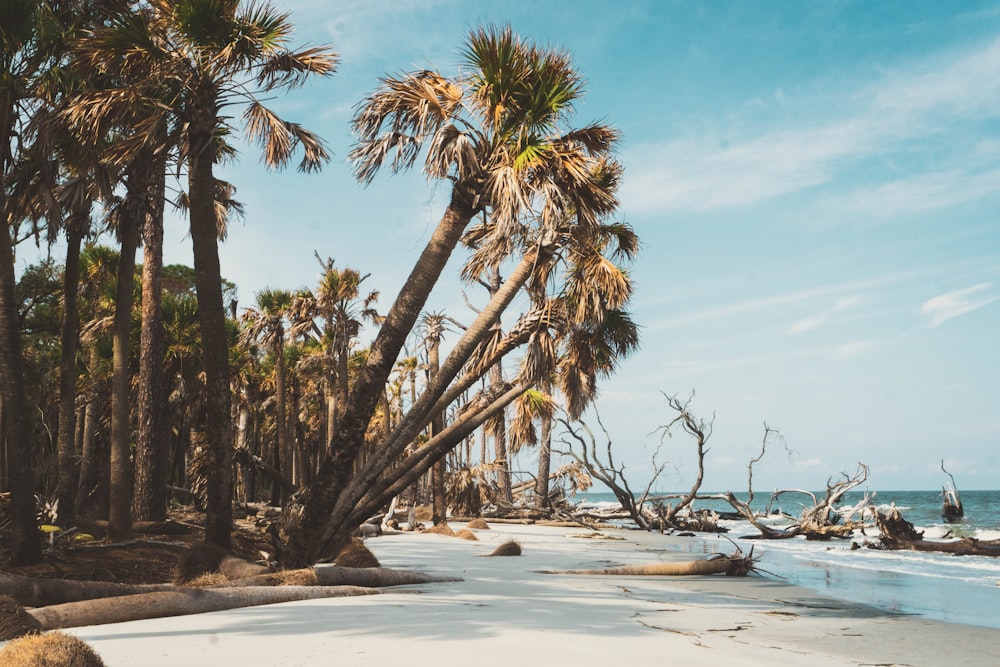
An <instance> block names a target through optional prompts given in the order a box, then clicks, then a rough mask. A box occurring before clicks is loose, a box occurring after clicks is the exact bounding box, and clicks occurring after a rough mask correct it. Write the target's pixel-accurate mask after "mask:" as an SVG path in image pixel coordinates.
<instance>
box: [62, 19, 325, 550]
mask: <svg viewBox="0 0 1000 667" xmlns="http://www.w3.org/2000/svg"><path fill="white" fill-rule="evenodd" d="M291 32H292V26H291V23H290V22H289V17H288V15H287V14H284V13H280V12H278V11H276V10H274V9H273V8H272V7H271V6H270V5H268V4H265V3H249V4H246V3H241V2H239V0H176V1H175V0H149V2H144V3H134V5H126V6H124V7H118V8H117V11H116V12H114V13H113V14H112V15H111V16H109V17H108V18H107V20H106V23H105V27H103V28H102V29H100V30H96V31H94V34H93V36H92V38H91V39H90V40H89V41H88V42H86V43H84V44H82V45H81V47H80V55H79V58H80V62H81V63H82V65H83V66H85V67H88V68H93V69H95V70H98V71H102V70H103V71H107V70H108V67H109V66H110V67H115V68H116V70H117V71H116V72H115V74H116V75H117V76H119V77H121V78H122V79H123V83H124V85H123V86H122V87H120V88H119V89H118V90H117V91H114V92H112V93H102V92H98V93H96V94H92V95H90V96H89V97H86V98H85V99H82V100H81V101H80V104H79V105H78V106H77V111H78V116H77V118H78V120H79V121H80V123H81V124H86V123H89V124H91V125H95V126H97V127H103V126H105V125H107V124H109V123H110V124H112V125H114V124H118V123H121V121H122V119H127V118H134V115H135V113H136V111H135V109H136V108H137V107H142V108H143V110H144V111H143V113H144V115H143V116H142V118H143V122H142V125H140V126H139V128H138V129H139V130H140V131H139V132H137V133H136V136H135V138H134V140H133V141H132V147H131V148H132V150H139V149H140V148H141V147H142V146H143V145H145V144H146V143H148V142H149V141H150V140H151V138H152V137H155V136H156V133H157V132H158V129H157V128H159V127H160V126H161V125H162V124H163V121H161V119H160V118H157V117H156V114H155V113H151V111H152V110H157V109H158V110H159V111H160V113H161V114H162V117H163V118H166V119H169V121H170V122H167V123H166V124H167V125H168V126H170V127H172V128H175V129H176V130H177V132H178V135H177V141H178V145H179V147H180V149H181V156H182V158H183V160H184V164H185V166H186V168H187V177H188V179H187V184H188V192H187V199H188V206H189V216H190V231H191V240H192V245H193V248H194V269H195V284H196V289H197V297H198V315H199V321H200V328H201V335H202V353H203V366H204V371H205V381H206V401H207V404H206V417H205V418H206V436H207V445H208V446H207V456H208V460H207V462H206V463H207V465H208V466H209V467H211V469H213V470H215V471H216V473H217V474H215V475H213V476H212V478H211V479H210V484H209V486H208V493H207V507H206V514H207V516H206V531H205V532H206V535H205V538H206V540H207V541H208V542H211V543H215V544H218V545H220V546H223V547H228V546H229V543H230V529H231V524H232V516H231V507H230V502H231V497H232V475H231V473H230V469H231V466H230V459H231V455H232V451H231V448H232V440H231V437H230V436H231V423H230V422H231V416H230V400H231V399H230V384H229V381H230V369H229V363H228V359H229V340H228V334H227V325H226V309H225V304H224V303H223V298H222V277H221V273H220V268H219V253H218V235H219V216H218V211H217V202H218V201H219V199H220V197H219V191H220V190H219V183H218V181H217V180H216V178H215V173H214V169H215V165H216V164H217V163H218V162H219V161H220V160H221V159H222V158H224V157H226V156H227V155H232V152H231V151H227V149H226V148H225V147H224V145H223V144H222V143H221V142H220V141H219V139H220V137H222V136H223V135H225V134H226V133H228V132H230V131H231V130H232V129H233V128H231V127H230V126H229V124H228V122H227V115H226V112H225V109H226V108H227V107H231V106H235V105H238V104H242V105H244V113H243V119H244V121H245V123H246V131H247V136H248V138H249V139H251V140H252V141H256V142H258V143H259V144H260V146H261V147H262V149H263V151H264V159H265V162H266V163H267V164H268V165H269V166H271V167H283V166H285V165H286V164H287V162H288V161H289V159H290V158H291V156H292V154H293V152H294V151H295V150H296V149H297V148H299V147H301V148H302V149H303V151H304V157H303V159H302V162H301V163H300V164H299V169H300V170H303V171H313V170H316V169H319V168H320V166H321V165H322V164H323V163H324V162H325V161H327V160H328V159H329V156H328V153H327V151H326V149H325V147H324V145H323V143H322V141H321V140H320V139H319V137H317V136H316V135H314V134H313V133H311V132H309V131H308V130H306V129H304V128H302V127H301V126H299V125H297V124H294V123H289V122H287V121H284V120H282V119H280V118H279V117H278V116H277V115H276V114H274V113H273V112H272V111H270V110H269V109H268V108H267V107H265V106H264V105H263V104H262V103H261V102H260V100H259V96H260V95H262V94H269V93H273V92H274V91H279V90H282V89H288V88H294V87H296V86H298V85H300V84H301V83H303V81H304V80H305V79H306V78H307V77H308V76H310V75H313V74H316V75H321V76H322V75H327V74H330V73H332V72H333V70H334V68H335V65H336V61H337V59H336V56H335V54H334V53H333V52H332V51H331V50H329V49H328V48H327V47H314V48H308V49H304V50H301V51H298V52H291V51H288V50H287V49H286V48H285V45H286V44H287V42H288V38H289V36H290V34H291ZM122 91H125V93H126V94H123V92H122ZM122 100H125V101H126V102H127V104H124V105H121V104H120V102H121V101H122ZM129 149H130V146H129V144H128V143H125V144H124V145H123V146H121V147H120V148H119V150H120V151H121V152H122V154H126V153H127V152H128V151H129Z"/></svg>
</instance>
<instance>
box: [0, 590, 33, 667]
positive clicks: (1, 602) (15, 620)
mask: <svg viewBox="0 0 1000 667" xmlns="http://www.w3.org/2000/svg"><path fill="white" fill-rule="evenodd" d="M41 629H42V628H41V626H40V625H39V624H38V621H37V620H36V619H35V617H34V616H32V615H31V614H29V613H28V612H26V611H25V610H24V607H22V606H21V605H20V604H19V603H18V601H17V600H15V599H14V598H12V597H10V596H8V595H0V641H5V640H7V639H14V638H15V637H21V636H24V635H28V634H34V633H37V632H39V631H40V630H41ZM0 664H7V663H5V662H2V661H0Z"/></svg>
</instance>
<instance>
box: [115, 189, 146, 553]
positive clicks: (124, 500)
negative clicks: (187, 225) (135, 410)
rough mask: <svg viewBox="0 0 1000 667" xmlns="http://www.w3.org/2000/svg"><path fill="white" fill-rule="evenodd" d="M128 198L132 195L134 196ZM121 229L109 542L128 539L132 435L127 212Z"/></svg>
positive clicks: (132, 240)
mask: <svg viewBox="0 0 1000 667" xmlns="http://www.w3.org/2000/svg"><path fill="white" fill-rule="evenodd" d="M129 194H130V195H133V196H134V195H135V193H134V192H130V193H129ZM121 225H122V227H121V229H119V236H120V237H121V253H120V258H119V260H118V289H117V293H116V295H115V319H114V371H113V378H112V381H111V488H110V493H111V496H110V502H109V506H108V535H109V536H110V537H111V538H112V539H128V538H131V537H132V433H131V428H130V420H129V416H130V411H129V407H130V405H129V404H130V401H129V397H130V395H131V391H130V389H131V378H130V376H129V363H128V362H129V334H130V333H131V325H132V292H133V287H134V283H135V253H136V248H137V247H138V245H139V221H138V220H137V219H136V216H134V215H133V214H132V211H129V212H128V213H127V214H126V215H124V216H123V217H122V222H121Z"/></svg>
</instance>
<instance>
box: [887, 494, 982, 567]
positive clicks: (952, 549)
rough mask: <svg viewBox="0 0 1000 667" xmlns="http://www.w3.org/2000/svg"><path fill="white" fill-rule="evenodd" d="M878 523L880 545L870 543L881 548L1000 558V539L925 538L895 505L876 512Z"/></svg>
mask: <svg viewBox="0 0 1000 667" xmlns="http://www.w3.org/2000/svg"><path fill="white" fill-rule="evenodd" d="M875 523H876V525H877V526H878V529H879V534H880V536H879V544H878V545H872V544H870V543H869V546H875V547H876V548H877V547H879V546H880V547H881V548H883V549H886V550H889V551H898V550H905V549H908V550H912V551H933V552H938V553H949V554H955V555H956V556H990V557H992V558H1000V542H998V541H997V540H990V541H981V540H977V539H975V538H974V537H963V538H961V539H959V540H952V541H949V542H942V541H938V540H925V539H924V534H923V532H922V531H919V530H917V529H916V528H914V527H913V524H912V523H910V522H909V521H907V520H906V519H904V518H903V515H902V514H900V512H899V509H898V508H896V507H895V506H891V507H890V508H889V510H888V511H887V512H882V511H880V510H878V511H876V512H875Z"/></svg>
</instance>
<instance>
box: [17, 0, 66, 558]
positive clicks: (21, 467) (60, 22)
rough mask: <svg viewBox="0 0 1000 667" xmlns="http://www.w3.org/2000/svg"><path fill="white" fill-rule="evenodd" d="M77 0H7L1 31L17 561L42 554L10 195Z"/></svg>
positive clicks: (19, 216)
mask: <svg viewBox="0 0 1000 667" xmlns="http://www.w3.org/2000/svg"><path fill="white" fill-rule="evenodd" d="M72 5H73V3H69V2H67V3H53V2H39V1H38V0H5V2H4V3H3V5H2V9H3V12H2V16H3V21H2V29H0V219H2V221H3V224H4V228H3V232H2V233H0V369H2V370H0V399H2V405H3V412H4V419H3V437H4V439H5V441H6V444H7V454H8V469H9V476H10V491H11V505H12V507H11V511H12V519H13V521H12V526H11V536H12V539H11V547H12V556H13V559H14V561H15V562H17V563H33V562H37V561H38V560H40V559H41V545H40V541H39V538H38V532H37V530H36V527H35V507H34V479H35V475H34V452H33V449H32V443H31V439H30V437H29V430H30V429H29V425H28V419H29V415H28V410H27V405H26V401H25V394H24V378H23V363H22V357H21V344H20V339H19V336H20V332H19V330H18V317H17V294H16V283H15V280H14V237H16V235H17V233H18V225H19V223H20V222H21V221H22V220H23V219H24V218H25V213H26V212H25V211H24V210H23V208H22V209H20V210H19V209H18V202H17V198H16V197H14V196H12V195H13V192H12V186H13V175H14V172H15V170H16V168H17V165H18V162H19V161H20V160H21V157H22V156H21V155H20V152H21V149H22V148H23V144H22V141H23V140H24V128H25V124H26V123H27V121H28V119H29V118H30V116H31V115H32V112H33V111H34V110H36V109H37V108H38V106H39V104H40V103H41V101H42V99H43V98H44V94H43V93H42V92H40V89H39V88H40V87H41V86H44V83H45V81H46V78H47V77H48V74H49V73H50V72H51V71H52V70H53V68H54V67H56V66H57V65H58V64H59V62H60V61H61V58H62V38H63V36H64V27H65V25H67V24H68V23H69V19H70V18H71V17H72V16H73V12H74V10H75V9H76V8H75V7H73V6H72Z"/></svg>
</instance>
